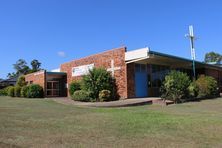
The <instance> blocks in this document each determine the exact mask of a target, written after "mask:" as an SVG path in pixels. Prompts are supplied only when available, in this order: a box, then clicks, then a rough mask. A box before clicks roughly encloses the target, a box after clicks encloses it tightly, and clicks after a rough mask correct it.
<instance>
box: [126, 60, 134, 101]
mask: <svg viewBox="0 0 222 148" xmlns="http://www.w3.org/2000/svg"><path fill="white" fill-rule="evenodd" d="M135 96H136V93H135V64H134V63H130V64H127V97H128V98H133V97H135Z"/></svg>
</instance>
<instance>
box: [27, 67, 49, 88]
mask: <svg viewBox="0 0 222 148" xmlns="http://www.w3.org/2000/svg"><path fill="white" fill-rule="evenodd" d="M45 75H46V71H45V70H42V71H38V72H35V73H31V74H28V75H25V81H26V82H27V83H28V84H29V83H30V82H31V81H32V82H33V84H39V85H40V86H42V88H43V90H44V92H45V84H46V82H45V80H46V77H45Z"/></svg>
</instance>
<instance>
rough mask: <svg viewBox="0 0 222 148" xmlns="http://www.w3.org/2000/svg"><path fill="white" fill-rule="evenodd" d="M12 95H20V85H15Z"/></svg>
mask: <svg viewBox="0 0 222 148" xmlns="http://www.w3.org/2000/svg"><path fill="white" fill-rule="evenodd" d="M14 96H15V97H20V96H21V87H20V86H15V87H14Z"/></svg>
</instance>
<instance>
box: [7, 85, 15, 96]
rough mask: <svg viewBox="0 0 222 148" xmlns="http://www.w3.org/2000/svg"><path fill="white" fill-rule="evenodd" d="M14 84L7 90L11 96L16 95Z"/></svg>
mask: <svg viewBox="0 0 222 148" xmlns="http://www.w3.org/2000/svg"><path fill="white" fill-rule="evenodd" d="M14 89H15V88H14V86H10V87H9V88H8V90H7V94H8V96H10V97H14Z"/></svg>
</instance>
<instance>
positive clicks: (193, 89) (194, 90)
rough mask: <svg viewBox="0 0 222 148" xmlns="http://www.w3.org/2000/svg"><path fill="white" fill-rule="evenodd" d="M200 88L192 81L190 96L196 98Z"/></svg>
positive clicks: (189, 89) (189, 88)
mask: <svg viewBox="0 0 222 148" xmlns="http://www.w3.org/2000/svg"><path fill="white" fill-rule="evenodd" d="M198 90H199V89H198V86H197V84H196V82H195V81H194V82H192V83H190V86H189V87H188V91H189V98H196V97H197V95H198Z"/></svg>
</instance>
